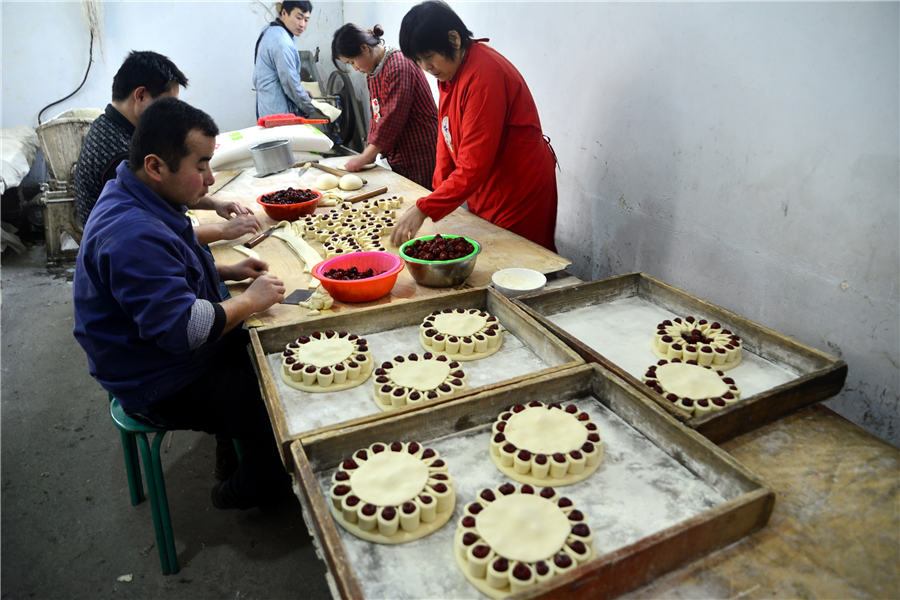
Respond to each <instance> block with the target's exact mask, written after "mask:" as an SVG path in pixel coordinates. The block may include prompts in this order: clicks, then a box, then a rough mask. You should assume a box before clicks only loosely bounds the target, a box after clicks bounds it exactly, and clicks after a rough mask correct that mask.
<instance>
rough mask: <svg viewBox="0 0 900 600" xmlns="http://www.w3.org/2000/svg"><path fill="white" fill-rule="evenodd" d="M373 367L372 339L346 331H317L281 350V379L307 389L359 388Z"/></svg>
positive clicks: (330, 390)
mask: <svg viewBox="0 0 900 600" xmlns="http://www.w3.org/2000/svg"><path fill="white" fill-rule="evenodd" d="M373 368H374V365H373V363H372V353H371V352H370V351H369V346H368V342H367V341H366V340H365V338H361V337H359V336H357V335H356V334H353V333H348V332H346V331H331V330H328V331H315V332H313V333H311V334H309V335H308V336H301V337H299V338H297V339H296V340H294V341H293V342H290V343H289V344H288V345H287V347H286V348H285V349H284V352H282V353H281V379H282V380H284V382H285V383H286V384H288V385H289V386H291V387H293V388H296V389H298V390H303V391H304V392H336V391H340V390H346V389H349V388H352V387H356V386H358V385H359V384H361V383H362V382H364V381H365V380H366V379H368V378H369V375H371V374H372V369H373Z"/></svg>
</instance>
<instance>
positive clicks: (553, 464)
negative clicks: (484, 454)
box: [490, 400, 603, 485]
mask: <svg viewBox="0 0 900 600" xmlns="http://www.w3.org/2000/svg"><path fill="white" fill-rule="evenodd" d="M490 454H491V460H493V461H494V464H495V465H496V466H497V468H498V469H500V472H501V473H503V474H504V475H506V476H507V477H511V478H512V479H515V480H516V481H520V482H522V483H530V484H532V485H570V484H573V483H577V482H579V481H581V480H583V479H585V478H586V477H588V476H589V475H590V474H591V473H593V472H594V471H596V470H597V467H599V466H600V463H601V461H602V459H603V442H602V440H601V439H600V434H599V433H597V425H595V424H594V423H592V422H591V420H590V416H589V415H588V414H587V413H586V412H583V411H582V412H579V410H578V408H577V407H576V406H575V405H574V404H569V405H567V406H566V407H565V408H563V406H562V405H560V404H544V403H543V402H538V401H537V400H535V401H533V402H529V403H528V404H527V405H524V404H516V405H515V406H513V407H512V408H511V409H510V410H508V411H506V412H504V413H501V414H500V416H499V417H497V420H496V421H494V427H493V430H492V432H491V452H490Z"/></svg>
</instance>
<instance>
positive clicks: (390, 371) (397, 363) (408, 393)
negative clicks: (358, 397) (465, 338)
mask: <svg viewBox="0 0 900 600" xmlns="http://www.w3.org/2000/svg"><path fill="white" fill-rule="evenodd" d="M373 381H374V386H375V390H374V394H373V399H374V400H375V404H377V405H378V408H380V409H381V410H394V409H397V408H403V407H404V406H407V405H409V406H416V405H419V404H421V403H423V402H428V401H431V400H438V399H441V398H447V397H448V396H452V395H454V394H457V393H459V392H460V391H462V390H464V389H466V374H465V373H464V372H463V370H462V369H461V368H460V366H459V363H458V362H456V361H455V360H450V359H449V358H447V357H446V356H444V355H443V354H439V355H434V354H432V353H431V352H426V353H425V354H423V355H422V356H419V355H418V354H416V353H414V352H413V353H410V354H407V355H406V356H399V355H398V356H395V357H394V358H392V359H391V360H389V361H385V362H383V363H381V366H380V367H378V368H377V369H375V379H374V380H373Z"/></svg>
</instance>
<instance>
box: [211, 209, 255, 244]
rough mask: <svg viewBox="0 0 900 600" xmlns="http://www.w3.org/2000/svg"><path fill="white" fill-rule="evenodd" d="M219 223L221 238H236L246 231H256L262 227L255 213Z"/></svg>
mask: <svg viewBox="0 0 900 600" xmlns="http://www.w3.org/2000/svg"><path fill="white" fill-rule="evenodd" d="M217 225H218V226H219V232H220V233H219V239H220V240H234V239H237V238H239V237H241V236H242V235H244V234H245V233H256V232H257V231H259V230H260V229H261V227H260V225H259V219H257V218H256V217H255V216H254V215H240V216H238V217H234V218H233V219H229V220H228V221H225V222H224V223H217Z"/></svg>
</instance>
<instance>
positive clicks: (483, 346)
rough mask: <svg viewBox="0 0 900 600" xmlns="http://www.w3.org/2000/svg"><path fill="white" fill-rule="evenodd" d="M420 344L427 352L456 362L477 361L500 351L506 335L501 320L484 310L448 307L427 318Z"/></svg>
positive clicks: (423, 322)
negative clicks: (445, 356) (439, 354)
mask: <svg viewBox="0 0 900 600" xmlns="http://www.w3.org/2000/svg"><path fill="white" fill-rule="evenodd" d="M419 341H420V342H421V343H422V347H423V348H425V349H426V350H430V351H431V352H438V353H441V354H445V355H447V356H449V357H450V358H453V359H455V360H477V359H479V358H484V357H485V356H490V355H491V354H493V353H494V352H496V351H497V350H499V349H500V346H502V345H503V332H502V330H501V329H500V321H498V320H497V317H495V316H494V315H492V314H490V313H487V312H485V311H483V310H479V309H477V308H468V309H466V308H445V309H443V310H436V311H434V312H433V313H431V314H430V315H428V316H427V317H425V319H424V320H423V321H422V325H421V326H420V327H419Z"/></svg>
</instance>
